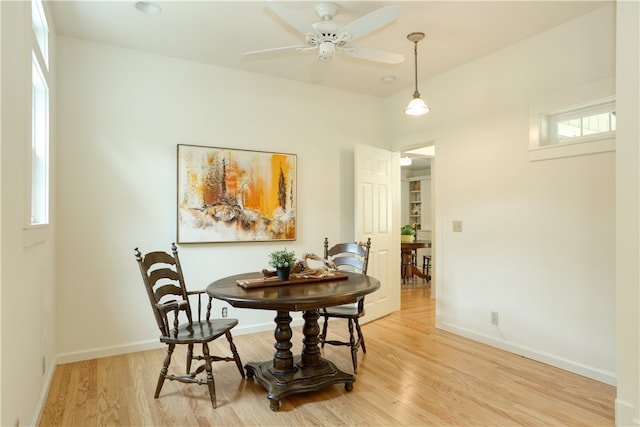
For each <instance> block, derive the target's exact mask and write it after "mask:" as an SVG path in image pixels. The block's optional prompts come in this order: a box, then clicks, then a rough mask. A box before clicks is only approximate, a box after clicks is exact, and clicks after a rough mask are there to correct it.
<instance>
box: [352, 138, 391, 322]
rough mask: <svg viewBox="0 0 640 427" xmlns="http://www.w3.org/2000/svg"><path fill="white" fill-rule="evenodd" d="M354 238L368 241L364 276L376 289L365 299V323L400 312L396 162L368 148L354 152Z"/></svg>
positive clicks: (362, 147)
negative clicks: (375, 281) (375, 282)
mask: <svg viewBox="0 0 640 427" xmlns="http://www.w3.org/2000/svg"><path fill="white" fill-rule="evenodd" d="M355 175H356V176H355V186H356V188H355V196H356V208H355V211H356V212H355V213H356V219H355V223H356V239H357V240H358V241H359V242H366V240H367V239H368V238H371V252H370V255H369V268H368V271H367V274H368V275H370V276H373V277H375V278H376V279H378V280H380V283H381V286H380V289H379V290H378V291H377V292H375V293H373V294H370V295H367V297H366V298H365V309H366V317H365V321H370V320H373V319H377V318H379V317H382V316H385V315H387V314H389V313H391V312H393V311H397V310H400V223H399V221H400V159H399V154H398V153H391V152H390V151H386V150H383V149H380V148H376V147H371V146H368V145H357V146H356V149H355Z"/></svg>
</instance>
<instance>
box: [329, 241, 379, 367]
mask: <svg viewBox="0 0 640 427" xmlns="http://www.w3.org/2000/svg"><path fill="white" fill-rule="evenodd" d="M370 248H371V239H367V243H366V244H362V243H355V242H352V243H338V244H336V245H334V246H332V247H331V248H329V240H328V239H327V238H326V237H325V239H324V259H326V260H329V261H332V262H333V263H334V264H335V265H336V266H337V267H338V269H340V270H344V271H352V272H356V273H360V274H364V275H366V274H367V267H368V264H369V249H370ZM319 312H320V313H319V314H320V316H322V317H323V318H324V323H323V326H322V333H321V334H320V336H319V339H320V343H321V345H322V347H324V345H325V344H330V345H338V346H348V347H349V348H350V349H351V361H352V363H353V372H354V373H356V372H358V348H360V347H362V352H363V353H366V352H367V348H366V346H365V343H364V336H363V335H362V330H361V329H360V323H359V321H358V319H360V318H361V317H362V316H364V296H363V297H361V298H360V299H359V300H358V301H357V302H356V303H354V304H344V305H339V306H335V307H326V308H322V309H320V311H319ZM330 318H338V319H347V325H348V328H349V341H348V342H347V341H340V340H329V339H327V328H328V324H329V319H330ZM354 327H355V332H356V334H357V338H356V334H354Z"/></svg>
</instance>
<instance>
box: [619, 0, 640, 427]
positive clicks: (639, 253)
mask: <svg viewBox="0 0 640 427" xmlns="http://www.w3.org/2000/svg"><path fill="white" fill-rule="evenodd" d="M617 13H618V20H617V25H616V30H617V46H616V48H617V55H616V56H617V62H616V75H617V79H616V80H617V85H618V97H617V109H618V119H619V121H618V123H619V125H618V131H617V150H616V183H617V187H616V254H617V256H616V293H617V295H616V298H617V304H616V312H617V335H616V339H617V350H618V352H617V369H618V382H617V390H616V392H617V393H616V425H618V426H631V425H634V426H639V425H640V310H638V304H639V303H640V206H639V205H640V203H639V201H640V167H639V165H638V163H640V148H639V147H640V120H638V118H639V117H640V101H639V99H638V98H639V97H640V82H639V81H638V80H639V76H640V45H639V43H638V41H639V40H640V3H639V2H637V1H634V2H629V1H626V2H618V10H617Z"/></svg>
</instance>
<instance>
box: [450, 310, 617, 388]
mask: <svg viewBox="0 0 640 427" xmlns="http://www.w3.org/2000/svg"><path fill="white" fill-rule="evenodd" d="M438 327H439V328H440V329H442V330H445V331H447V332H451V333H454V334H456V335H460V336H463V337H466V338H469V339H472V340H474V341H478V342H481V343H484V344H488V345H490V346H492V347H496V348H499V349H502V350H505V351H509V352H511V353H515V354H518V355H520V356H524V357H528V358H529V359H533V360H536V361H538V362H542V363H546V364H547V365H551V366H554V367H556V368H560V369H564V370H565V371H569V372H573V373H574V374H578V375H582V376H583V377H587V378H591V379H593V380H596V381H600V382H602V383H605V384H609V385H612V386H615V385H616V382H617V379H616V373H615V372H607V371H603V370H601V369H597V368H594V367H592V366H587V365H584V364H582V363H579V362H576V361H573V360H569V359H565V358H562V357H558V356H556V355H553V354H548V353H544V352H541V351H538V350H535V349H532V348H529V347H525V346H521V345H518V344H512V343H508V342H505V341H502V340H499V339H496V338H494V337H490V336H487V335H483V334H479V333H477V332H475V331H471V330H468V329H465V328H460V327H458V326H455V325H452V324H450V323H446V322H442V323H441V324H439V325H438Z"/></svg>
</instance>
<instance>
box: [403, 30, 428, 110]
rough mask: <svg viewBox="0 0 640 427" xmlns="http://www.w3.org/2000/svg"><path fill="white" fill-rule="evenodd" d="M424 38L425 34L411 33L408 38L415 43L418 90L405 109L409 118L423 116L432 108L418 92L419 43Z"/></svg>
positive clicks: (415, 69) (414, 52)
mask: <svg viewBox="0 0 640 427" xmlns="http://www.w3.org/2000/svg"><path fill="white" fill-rule="evenodd" d="M423 38H424V33H410V34H409V35H408V36H407V39H409V41H412V42H413V54H414V58H415V62H414V64H415V68H414V71H415V81H416V90H415V92H413V99H412V100H411V101H409V105H407V108H405V109H404V113H405V114H406V115H408V116H421V115H423V114H427V113H428V112H429V110H430V108H429V107H428V106H427V104H425V103H424V101H423V100H422V98H420V92H418V42H419V41H420V40H422V39H423Z"/></svg>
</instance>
